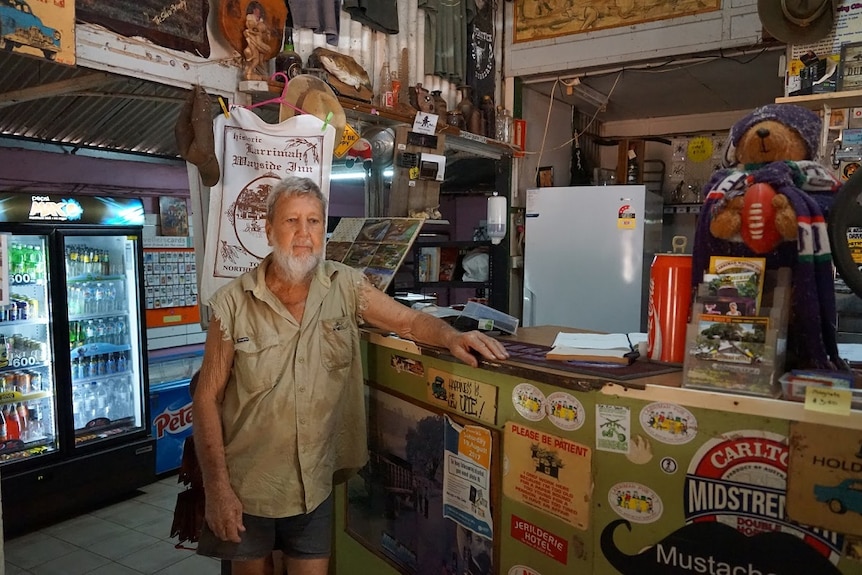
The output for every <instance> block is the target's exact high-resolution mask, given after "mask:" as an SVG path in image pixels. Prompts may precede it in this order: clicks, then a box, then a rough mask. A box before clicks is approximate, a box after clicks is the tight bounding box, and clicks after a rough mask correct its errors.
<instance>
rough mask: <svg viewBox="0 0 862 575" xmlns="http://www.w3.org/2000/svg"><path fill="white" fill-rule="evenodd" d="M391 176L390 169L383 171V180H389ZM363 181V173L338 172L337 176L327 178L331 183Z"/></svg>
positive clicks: (332, 175) (331, 175)
mask: <svg viewBox="0 0 862 575" xmlns="http://www.w3.org/2000/svg"><path fill="white" fill-rule="evenodd" d="M392 174H393V172H392V168H389V169H388V170H383V177H384V178H391V177H392ZM364 179H365V172H364V171H363V172H340V173H337V174H330V176H329V180H330V181H332V182H338V181H345V180H364Z"/></svg>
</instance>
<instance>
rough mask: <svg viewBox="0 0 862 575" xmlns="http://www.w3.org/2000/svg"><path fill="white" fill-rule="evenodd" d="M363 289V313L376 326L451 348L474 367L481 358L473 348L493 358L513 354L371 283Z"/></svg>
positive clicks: (497, 342) (479, 335)
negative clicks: (396, 297)
mask: <svg viewBox="0 0 862 575" xmlns="http://www.w3.org/2000/svg"><path fill="white" fill-rule="evenodd" d="M362 290H363V294H362V295H363V298H364V300H365V302H366V306H365V309H364V310H363V311H362V316H363V317H364V318H365V321H367V322H368V323H370V324H371V325H373V326H376V327H380V328H383V329H387V330H389V331H394V332H395V333H397V334H398V335H399V336H400V337H403V338H406V339H412V340H414V341H418V342H422V343H427V344H429V345H433V346H435V347H445V348H448V349H449V351H450V352H452V355H454V356H455V357H457V358H458V359H460V360H461V361H463V362H464V363H466V364H468V365H471V366H473V367H476V366H478V365H479V362H478V361H477V360H476V357H475V356H474V355H473V354H472V353H471V351H476V352H478V353H479V354H480V355H481V356H482V357H484V358H486V359H490V360H504V359H506V358H508V357H509V354H508V352H507V351H506V348H505V347H503V344H501V343H500V342H499V341H497V340H495V339H493V338H490V337H488V336H487V335H485V334H483V333H481V332H478V331H468V332H460V331H458V330H456V329H455V328H453V327H452V326H451V325H449V324H448V323H446V322H445V321H443V320H442V319H440V318H436V317H434V316H432V315H429V314H427V313H422V312H419V311H416V310H414V309H412V308H409V307H407V306H406V305H403V304H400V303H398V302H397V301H395V300H394V299H392V298H391V297H389V296H388V295H386V294H385V293H383V292H381V291H380V290H378V289H376V288H374V287H373V286H371V285H367V286H364V287H363V288H362Z"/></svg>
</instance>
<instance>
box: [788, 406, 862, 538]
mask: <svg viewBox="0 0 862 575" xmlns="http://www.w3.org/2000/svg"><path fill="white" fill-rule="evenodd" d="M789 449H790V456H789V459H788V467H789V468H790V469H792V470H793V474H792V475H791V477H790V479H789V480H788V482H787V514H788V515H789V516H790V518H792V519H793V520H794V521H799V522H801V523H806V524H808V525H817V526H819V527H823V528H825V529H831V530H832V531H837V532H838V533H844V534H845V535H857V536H862V521H860V516H859V514H860V513H862V431H859V430H853V429H842V428H840V427H833V426H830V425H818V424H816V423H805V422H801V421H794V422H791V424H790V445H789Z"/></svg>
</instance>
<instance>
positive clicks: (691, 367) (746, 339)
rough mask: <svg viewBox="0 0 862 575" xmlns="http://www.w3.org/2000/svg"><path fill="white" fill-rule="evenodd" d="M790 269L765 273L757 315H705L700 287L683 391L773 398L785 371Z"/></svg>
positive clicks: (688, 340) (703, 289)
mask: <svg viewBox="0 0 862 575" xmlns="http://www.w3.org/2000/svg"><path fill="white" fill-rule="evenodd" d="M791 275H792V274H791V270H790V269H789V268H781V269H779V270H768V271H766V272H765V274H764V282H763V293H762V302H761V305H760V310H759V313H758V315H757V316H736V317H732V316H728V315H711V314H708V313H705V311H704V303H703V301H702V298H704V296H705V295H706V290H707V285H706V284H701V285H700V286H699V288H698V293H697V296H696V297H695V301H694V303H693V304H692V310H691V318H690V322H689V324H688V328H687V330H686V356H685V361H684V364H683V383H682V385H683V387H688V388H695V389H705V390H709V391H727V392H730V393H739V394H745V395H757V396H767V397H778V396H779V395H780V394H781V384H780V382H779V378H780V377H781V375H782V373H783V372H784V358H785V351H786V347H787V346H786V341H787V322H788V317H789V314H790V289H791V285H790V284H791Z"/></svg>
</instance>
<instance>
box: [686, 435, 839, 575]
mask: <svg viewBox="0 0 862 575" xmlns="http://www.w3.org/2000/svg"><path fill="white" fill-rule="evenodd" d="M788 458H789V449H788V445H787V439H786V438H785V437H784V436H782V435H779V434H777V433H771V432H767V431H758V430H742V431H735V432H732V433H727V434H724V435H722V436H719V437H716V438H713V439H710V440H709V441H707V442H706V443H704V444H703V445H702V446H701V447H700V449H698V451H697V453H695V455H694V457H692V459H691V462H690V463H689V466H688V473H687V474H686V480H685V493H684V506H685V520H686V523H703V522H710V521H712V522H718V523H722V524H724V525H729V526H731V527H733V528H734V529H736V530H737V531H739V532H740V533H742V534H743V535H749V536H752V535H758V534H767V533H771V534H776V533H786V534H790V535H792V536H793V539H794V540H795V541H796V542H798V543H799V545H795V547H809V546H810V548H813V549H816V550H817V551H818V552H819V553H820V554H821V555H822V556H823V557H824V559H828V561H826V560H824V561H823V562H824V563H825V564H827V565H828V564H829V562H830V561H831V562H832V563H837V562H838V559H839V558H840V555H841V549H842V547H843V545H844V540H843V537H842V536H841V535H839V534H837V533H833V532H830V531H826V530H823V529H818V528H812V527H807V526H804V525H800V524H798V523H795V522H793V521H791V520H790V519H788V518H787V516H786V513H785V499H786V487H787V462H788ZM806 544H807V545H806ZM788 551H790V550H788ZM800 553H801V552H800ZM793 572H795V573H806V572H807V573H827V572H833V571H818V570H814V571H810V570H797V571H793Z"/></svg>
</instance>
